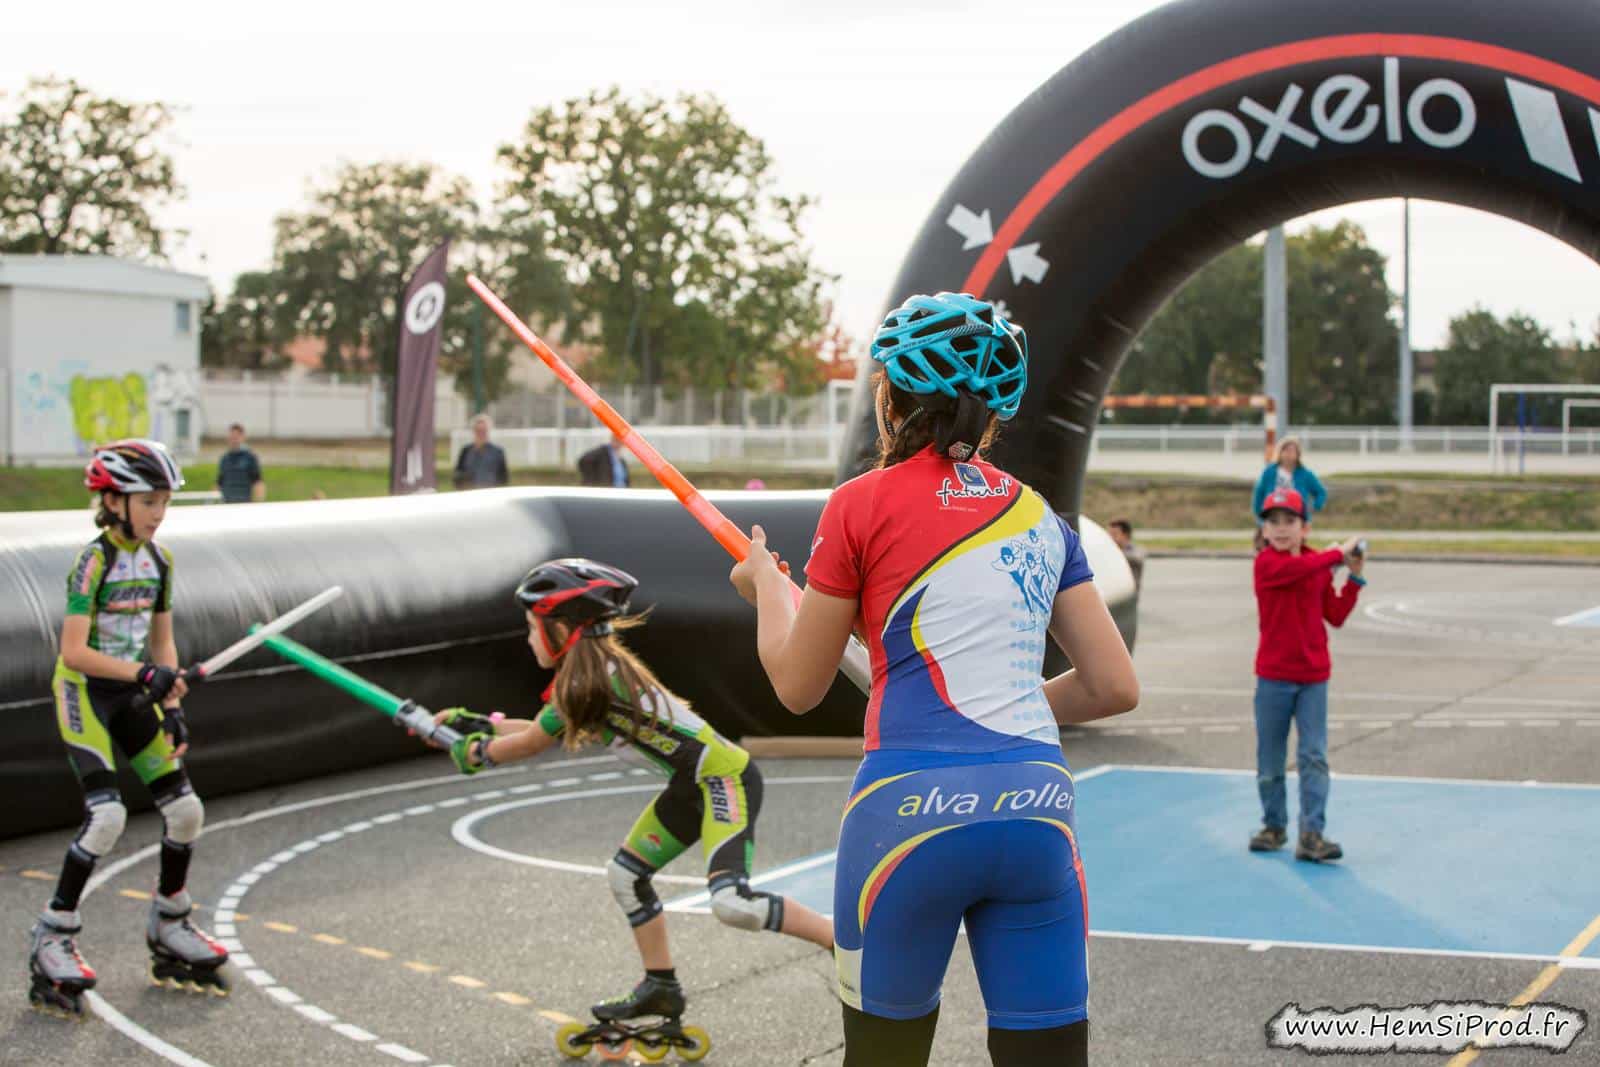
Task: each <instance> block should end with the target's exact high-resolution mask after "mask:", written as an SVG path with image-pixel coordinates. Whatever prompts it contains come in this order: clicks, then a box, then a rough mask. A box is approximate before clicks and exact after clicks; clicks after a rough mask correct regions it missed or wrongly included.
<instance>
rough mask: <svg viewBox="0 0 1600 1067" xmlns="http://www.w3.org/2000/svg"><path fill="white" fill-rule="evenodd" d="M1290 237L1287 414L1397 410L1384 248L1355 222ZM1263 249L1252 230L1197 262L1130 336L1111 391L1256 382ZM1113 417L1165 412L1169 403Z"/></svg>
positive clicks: (1375, 417) (1255, 389)
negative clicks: (1250, 238) (1244, 239)
mask: <svg viewBox="0 0 1600 1067" xmlns="http://www.w3.org/2000/svg"><path fill="white" fill-rule="evenodd" d="M1286 245H1287V254H1286V260H1287V263H1286V266H1287V269H1288V298H1289V309H1288V311H1289V368H1290V369H1289V386H1290V408H1291V412H1290V414H1291V415H1292V417H1293V418H1294V419H1295V420H1296V421H1297V422H1300V421H1303V422H1350V423H1363V422H1387V421H1392V420H1393V417H1394V392H1395V390H1394V383H1395V380H1396V374H1397V361H1398V358H1399V356H1398V346H1399V332H1398V330H1397V329H1396V327H1395V324H1394V321H1393V319H1392V318H1391V317H1390V311H1391V308H1392V307H1393V303H1394V296H1393V294H1392V293H1390V292H1389V288H1388V285H1387V283H1386V282H1385V281H1384V264H1385V261H1384V258H1383V256H1382V255H1381V254H1379V253H1378V252H1377V251H1376V250H1375V249H1373V248H1372V247H1371V246H1370V245H1368V244H1367V241H1366V235H1365V234H1364V233H1362V231H1361V228H1360V227H1358V226H1356V225H1355V224H1354V223H1351V222H1340V223H1338V224H1337V225H1335V226H1333V227H1331V228H1322V227H1311V228H1309V229H1307V230H1304V231H1302V232H1300V233H1297V234H1292V235H1290V236H1289V238H1288V240H1287V242H1286ZM1261 256H1262V251H1261V244H1260V243H1259V242H1251V243H1249V244H1245V245H1242V246H1239V247H1237V248H1233V249H1230V250H1228V251H1227V252H1224V253H1223V254H1222V255H1220V256H1218V257H1217V258H1216V259H1214V260H1212V261H1211V262H1210V263H1209V264H1207V265H1206V266H1205V267H1204V268H1202V269H1201V270H1200V271H1199V272H1198V273H1196V274H1195V276H1194V277H1192V278H1191V279H1190V280H1189V281H1188V282H1187V283H1186V284H1185V285H1184V287H1183V288H1182V289H1180V290H1178V292H1177V293H1175V294H1174V295H1173V297H1172V298H1171V299H1170V300H1169V301H1168V302H1167V304H1166V305H1165V306H1164V307H1163V308H1162V309H1161V311H1160V312H1158V313H1157V314H1156V317H1155V318H1154V319H1152V320H1151V322H1150V323H1149V325H1148V326H1146V327H1145V329H1144V330H1143V331H1142V332H1141V333H1140V334H1139V336H1138V338H1136V339H1135V341H1134V343H1133V346H1132V348H1131V349H1130V351H1129V354H1128V358H1127V360H1126V361H1125V362H1124V364H1123V366H1122V368H1121V369H1120V370H1119V371H1118V373H1117V378H1116V383H1115V386H1114V388H1115V389H1116V391H1117V392H1122V393H1231V392H1237V393H1259V392H1261V390H1262V388H1263V368H1262V350H1261V344H1262V341H1261V300H1262V292H1261V286H1262V268H1261ZM1118 417H1119V419H1123V420H1129V421H1139V420H1140V419H1141V418H1142V419H1143V420H1147V421H1162V422H1165V421H1170V419H1171V418H1172V415H1171V413H1170V412H1166V411H1159V410H1152V411H1148V412H1133V411H1129V412H1121V413H1119V414H1118ZM1191 417H1195V418H1201V419H1203V418H1221V419H1233V418H1237V415H1235V414H1228V413H1220V414H1216V415H1207V414H1206V413H1202V412H1195V413H1192V416H1191Z"/></svg>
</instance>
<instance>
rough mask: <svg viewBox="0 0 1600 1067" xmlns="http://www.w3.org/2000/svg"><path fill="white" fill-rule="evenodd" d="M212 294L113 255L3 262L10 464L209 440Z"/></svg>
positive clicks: (2, 439)
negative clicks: (140, 440)
mask: <svg viewBox="0 0 1600 1067" xmlns="http://www.w3.org/2000/svg"><path fill="white" fill-rule="evenodd" d="M210 292H211V286H210V283H209V282H208V281H207V280H206V279H205V278H202V277H200V276H199V275H196V274H180V273H178V272H177V271H172V270H167V269H165V268H162V267H150V266H144V265H142V264H138V263H131V262H128V261H126V260H120V259H113V258H111V257H109V256H9V255H5V256H0V451H3V455H0V460H3V461H4V462H5V463H7V464H30V463H52V462H63V461H70V460H75V459H78V458H80V457H82V456H84V455H85V454H86V453H87V451H88V449H89V448H90V447H92V446H93V445H94V444H97V443H100V442H104V441H110V440H114V439H116V438H119V437H154V438H156V439H157V440H160V441H164V442H166V443H167V444H168V445H169V446H171V447H173V448H174V449H176V450H177V451H178V452H179V453H180V454H183V455H192V454H194V452H195V450H196V449H197V447H198V445H199V440H200V431H201V426H200V421H201V419H200V310H201V307H202V306H203V305H204V304H205V301H206V299H207V297H208V296H209V295H210Z"/></svg>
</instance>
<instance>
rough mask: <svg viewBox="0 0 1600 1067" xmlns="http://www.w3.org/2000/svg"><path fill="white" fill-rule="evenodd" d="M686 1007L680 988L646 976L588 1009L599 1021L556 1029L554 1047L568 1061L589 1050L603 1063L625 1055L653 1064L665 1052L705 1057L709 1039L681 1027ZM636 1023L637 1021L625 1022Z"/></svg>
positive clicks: (691, 1028)
mask: <svg viewBox="0 0 1600 1067" xmlns="http://www.w3.org/2000/svg"><path fill="white" fill-rule="evenodd" d="M687 1006H688V1001H687V999H686V998H685V997H684V995H683V987H682V986H681V985H679V984H678V983H677V982H675V981H668V980H666V979H661V978H655V977H652V976H650V975H646V976H645V979H644V981H642V982H640V983H639V984H638V985H636V986H634V987H633V992H631V993H627V994H624V995H623V996H620V997H613V998H612V999H610V1000H603V1001H601V1002H600V1003H599V1004H596V1005H595V1006H594V1007H593V1008H591V1009H590V1010H591V1011H592V1012H594V1017H595V1018H596V1019H598V1020H600V1021H599V1022H596V1023H594V1024H592V1025H588V1026H586V1025H584V1024H583V1023H580V1022H571V1023H567V1024H566V1025H564V1026H562V1027H561V1029H559V1030H558V1031H556V1047H557V1048H559V1049H560V1050H561V1052H562V1054H563V1055H566V1056H569V1057H571V1058H572V1059H582V1058H583V1057H584V1056H587V1055H588V1054H589V1050H590V1049H597V1050H598V1051H599V1053H600V1058H601V1059H603V1060H621V1059H624V1058H626V1057H627V1056H628V1054H629V1053H630V1052H632V1053H636V1054H637V1055H638V1056H639V1057H640V1058H641V1059H644V1060H648V1061H650V1062H652V1063H653V1062H655V1061H657V1060H662V1059H665V1058H666V1056H667V1053H669V1052H676V1053H677V1054H678V1057H679V1058H680V1059H683V1060H687V1061H689V1062H693V1061H695V1060H700V1059H704V1058H705V1055H706V1053H708V1052H710V1051H711V1038H710V1036H709V1035H707V1033H706V1032H705V1031H704V1030H702V1029H700V1027H698V1026H684V1025H683V1021H682V1018H683V1010H684V1008H685V1007H687ZM635 1019H637V1020H640V1021H638V1022H632V1021H630V1020H635Z"/></svg>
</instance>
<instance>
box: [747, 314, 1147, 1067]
mask: <svg viewBox="0 0 1600 1067" xmlns="http://www.w3.org/2000/svg"><path fill="white" fill-rule="evenodd" d="M1026 345H1027V342H1026V339H1025V337H1024V335H1023V333H1022V331H1021V330H1020V329H1019V328H1017V327H1015V326H1012V325H1011V324H1009V323H1007V322H1006V321H1005V320H1004V319H1002V318H1001V317H1000V316H998V315H996V314H995V313H994V310H993V308H992V307H991V306H990V305H989V304H988V303H986V302H984V301H980V300H976V299H974V298H973V297H970V296H967V295H965V294H954V293H940V294H938V295H936V296H932V297H926V296H924V297H912V298H911V299H910V300H907V301H906V303H905V304H904V305H902V306H901V307H900V308H898V309H896V310H895V311H894V312H892V313H891V314H890V315H889V317H888V319H887V320H886V321H885V322H884V324H883V325H882V327H880V329H879V330H878V333H877V336H876V337H875V338H874V341H873V345H872V356H873V358H874V359H875V360H876V361H878V362H879V363H882V364H883V368H884V369H883V373H882V375H881V376H880V378H879V381H878V385H877V393H876V396H877V409H878V422H879V430H880V445H881V448H882V453H883V454H882V458H881V460H880V462H879V465H878V468H877V469H875V470H872V471H869V472H867V473H866V474H863V475H861V476H860V477H858V478H855V479H853V480H851V481H849V482H847V483H845V484H844V485H842V486H840V487H839V488H838V489H836V490H834V493H833V495H832V497H831V498H830V499H829V501H828V504H827V506H826V507H825V508H824V509H823V514H822V518H821V520H820V522H819V523H818V526H817V533H816V537H815V539H814V540H813V543H812V550H811V558H810V561H809V562H808V564H807V565H806V575H807V587H806V590H805V595H804V597H803V599H802V601H801V603H800V605H799V608H798V609H796V608H795V607H794V606H793V602H792V601H791V600H790V599H789V594H788V591H787V588H786V585H787V583H786V582H785V580H784V578H783V575H782V574H781V573H780V571H779V569H778V567H777V566H776V565H775V564H774V563H773V561H772V559H771V556H770V554H769V552H768V551H767V550H766V539H765V534H764V533H763V531H762V530H761V528H760V527H759V526H758V527H756V528H755V530H754V532H753V536H752V540H753V541H754V547H753V549H752V551H751V553H750V555H749V557H748V559H747V560H746V561H744V562H742V563H740V564H739V565H738V566H736V567H735V568H734V570H733V573H732V575H731V577H732V580H733V582H734V584H735V586H736V587H737V588H738V589H739V591H740V593H741V594H742V595H744V596H745V598H746V599H747V600H750V601H752V602H753V603H754V604H755V605H756V607H757V647H758V651H759V654H760V657H761V662H762V665H763V667H764V668H765V669H766V671H767V674H768V676H769V677H770V678H771V680H772V683H773V687H774V689H775V690H776V692H777V695H778V697H779V699H780V700H781V701H783V703H784V705H785V706H786V707H788V708H789V710H790V711H793V712H795V713H797V714H801V713H804V712H805V711H808V710H809V709H810V708H811V707H813V706H815V704H816V703H817V702H818V701H819V700H821V698H822V696H823V695H824V694H825V693H826V691H827V689H828V687H829V685H830V684H831V682H832V679H833V675H834V673H835V670H836V667H837V664H838V661H839V657H840V655H841V654H842V653H843V650H844V646H845V642H846V640H847V638H848V637H849V634H850V632H851V630H852V629H853V628H857V629H859V631H860V632H861V633H862V634H863V636H864V637H865V638H866V640H867V644H868V648H869V650H870V652H871V655H872V668H873V670H872V675H873V677H872V695H871V698H870V700H869V702H868V705H867V715H866V724H865V731H864V732H865V748H866V757H865V759H864V760H863V761H862V764H861V768H860V770H859V772H858V773H857V776H856V782H855V785H854V787H853V788H852V793H851V797H850V799H849V801H848V802H847V803H846V806H845V813H844V819H843V822H842V825H841V827H840V831H839V856H838V866H837V874H836V881H835V888H834V924H835V932H836V938H837V947H836V949H835V956H836V960H837V964H838V972H839V995H840V998H841V1000H843V1002H844V1023H845V1047H846V1052H845V1063H846V1065H847V1067H866V1065H868V1064H870V1065H872V1067H900V1065H915V1067H923V1065H925V1064H926V1063H927V1062H928V1056H929V1053H930V1050H931V1046H932V1041H933V1032H934V1026H935V1023H936V1020H937V1016H938V1006H939V989H940V985H941V983H942V981H943V977H944V971H945V968H946V966H947V965H948V962H949V957H950V952H951V949H952V947H953V945H954V942H955V937H956V933H957V930H958V928H959V927H960V926H961V925H962V924H963V923H965V926H966V930H967V934H968V939H969V942H970V945H971V950H972V956H973V961H974V964H975V965H976V968H977V972H978V981H979V985H980V987H981V988H982V990H983V997H984V1003H985V1006H986V1008H987V1010H988V1015H989V1038H988V1044H989V1051H990V1055H991V1058H992V1060H993V1062H994V1063H995V1064H996V1065H1023V1064H1028V1065H1033V1064H1043V1063H1049V1064H1083V1063H1087V1061H1088V1051H1087V1049H1088V1006H1087V999H1088V973H1087V967H1086V961H1085V947H1086V945H1085V942H1086V938H1087V934H1088V914H1087V910H1088V909H1087V901H1086V899H1085V892H1084V880H1083V866H1082V862H1081V859H1080V857H1079V855H1078V848H1077V840H1076V836H1075V829H1074V827H1075V821H1074V810H1073V809H1074V803H1075V794H1074V792H1073V783H1072V773H1071V771H1070V769H1069V768H1068V767H1067V764H1066V761H1065V759H1064V758H1063V756H1062V752H1061V747H1060V736H1059V732H1058V730H1057V724H1058V723H1079V722H1086V721H1088V720H1091V719H1096V718H1101V717H1104V716H1107V715H1114V714H1118V713H1120V712H1123V711H1127V710H1129V709H1131V708H1132V707H1133V706H1134V705H1135V704H1136V703H1137V702H1138V681H1137V679H1136V678H1135V676H1134V672H1133V665H1132V662H1131V660H1130V658H1129V656H1128V652H1127V648H1126V646H1125V645H1124V644H1123V641H1122V637H1121V635H1120V633H1119V632H1118V630H1117V628H1116V625H1115V623H1113V622H1112V620H1111V617H1110V614H1109V612H1108V611H1107V610H1106V607H1105V603H1104V601H1103V600H1102V599H1101V598H1100V595H1099V593H1098V592H1096V590H1095V588H1094V585H1093V582H1092V575H1091V574H1090V571H1089V567H1088V564H1087V562H1086V561H1085V559H1084V555H1083V549H1082V547H1081V545H1080V544H1079V542H1078V537H1077V535H1076V534H1075V533H1074V532H1073V530H1072V529H1071V528H1070V527H1068V526H1067V524H1066V523H1065V522H1063V521H1062V520H1061V519H1060V518H1059V517H1058V516H1057V515H1056V514H1055V513H1053V512H1052V511H1051V510H1050V509H1049V507H1048V506H1047V505H1046V503H1045V502H1044V500H1043V499H1042V498H1041V497H1040V496H1039V495H1038V494H1037V493H1035V492H1034V491H1033V490H1031V489H1029V488H1028V487H1027V486H1024V485H1022V484H1020V483H1018V482H1017V480H1016V479H1015V478H1013V477H1011V476H1010V475H1009V474H1007V473H1006V472H1005V471H1002V470H1000V469H998V468H996V467H994V466H992V465H990V464H989V463H987V462H984V461H983V460H982V459H981V458H980V457H981V455H982V452H983V450H984V448H985V446H986V445H987V443H988V441H989V439H990V437H991V435H992V432H993V429H994V425H995V422H996V420H997V419H1001V418H1009V417H1010V416H1011V415H1012V414H1014V413H1015V412H1016V409H1017V405H1018V403H1019V402H1020V400H1021V396H1022V392H1023V389H1024V388H1025V383H1026V358H1027V347H1026ZM1047 633H1048V634H1049V635H1050V636H1051V637H1053V638H1054V639H1055V640H1056V642H1057V643H1058V644H1059V645H1060V646H1061V647H1062V649H1063V650H1064V651H1065V652H1066V653H1067V655H1068V656H1069V657H1070V659H1071V660H1072V662H1073V663H1074V664H1077V668H1076V669H1075V670H1071V671H1068V672H1067V673H1065V674H1063V675H1060V676H1058V677H1055V678H1052V679H1049V680H1048V681H1046V680H1044V679H1042V678H1041V677H1040V673H1041V666H1042V663H1043V658H1044V649H1045V636H1046V634H1047Z"/></svg>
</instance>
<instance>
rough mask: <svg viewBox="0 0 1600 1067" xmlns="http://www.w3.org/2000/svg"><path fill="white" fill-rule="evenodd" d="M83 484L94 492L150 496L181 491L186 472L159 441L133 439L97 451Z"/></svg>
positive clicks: (115, 442) (90, 462) (85, 469)
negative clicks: (162, 492)
mask: <svg viewBox="0 0 1600 1067" xmlns="http://www.w3.org/2000/svg"><path fill="white" fill-rule="evenodd" d="M83 484H84V485H85V486H87V487H88V488H90V489H92V490H94V491H95V492H105V491H108V490H109V491H110V492H114V493H150V492H154V491H156V490H159V489H182V488H183V471H182V470H181V469H180V468H179V467H178V463H177V461H176V460H174V459H173V458H172V454H171V453H170V452H168V451H167V446H166V445H164V444H162V443H161V442H160V441H152V440H149V439H148V438H143V437H132V438H128V439H127V440H125V441H113V442H111V444H109V445H105V446H103V447H101V448H97V449H95V450H94V456H93V457H92V458H91V459H90V460H89V465H88V466H87V467H85V468H84V469H83Z"/></svg>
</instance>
